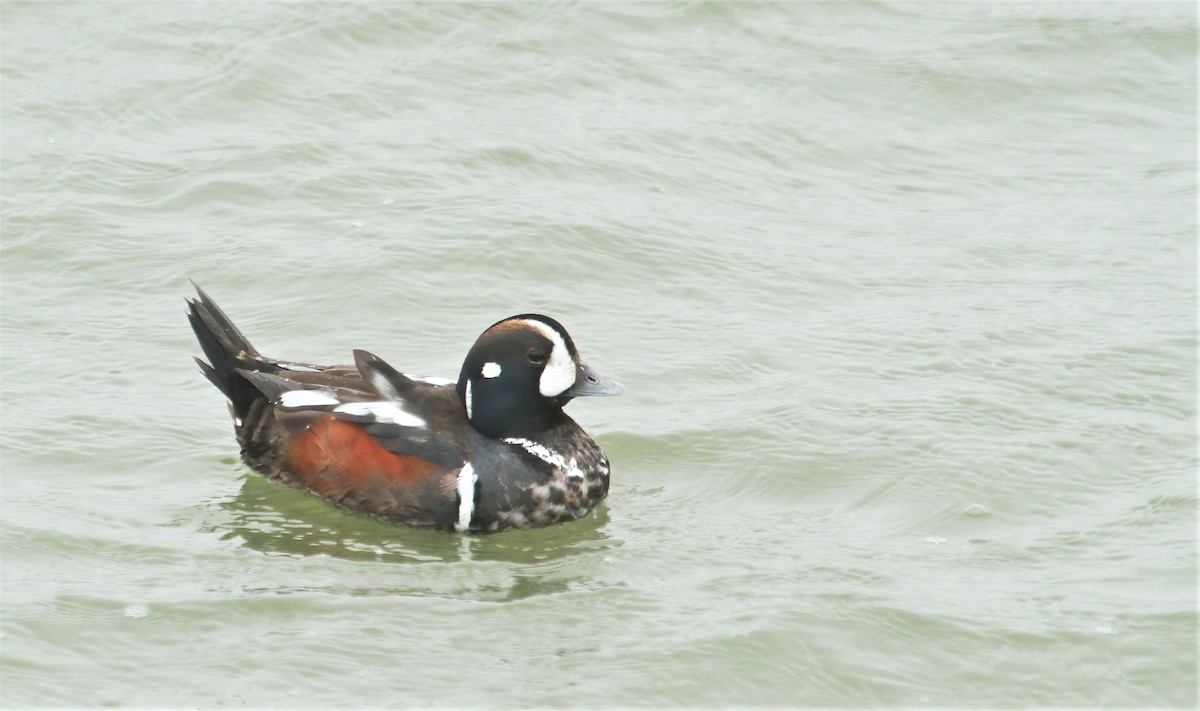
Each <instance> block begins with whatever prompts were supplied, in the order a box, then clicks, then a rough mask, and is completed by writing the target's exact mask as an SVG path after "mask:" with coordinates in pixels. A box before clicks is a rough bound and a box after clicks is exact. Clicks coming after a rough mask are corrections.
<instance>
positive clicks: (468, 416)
mask: <svg viewBox="0 0 1200 711" xmlns="http://www.w3.org/2000/svg"><path fill="white" fill-rule="evenodd" d="M467 419H468V420H469V419H471V381H470V380H467Z"/></svg>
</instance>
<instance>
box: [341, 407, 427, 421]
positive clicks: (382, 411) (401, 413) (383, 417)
mask: <svg viewBox="0 0 1200 711" xmlns="http://www.w3.org/2000/svg"><path fill="white" fill-rule="evenodd" d="M333 411H334V412H344V413H346V414H347V415H355V416H358V417H367V416H369V417H373V418H374V419H375V421H376V422H389V423H392V424H397V425H400V426H402V427H424V426H425V420H423V419H421V418H420V417H417V416H416V415H414V414H412V413H411V412H406V411H405V410H403V409H401V407H400V405H399V404H397V403H394V402H348V403H346V404H344V405H339V406H337V407H335V408H333Z"/></svg>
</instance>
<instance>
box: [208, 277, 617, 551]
mask: <svg viewBox="0 0 1200 711" xmlns="http://www.w3.org/2000/svg"><path fill="white" fill-rule="evenodd" d="M196 291H197V293H198V298H195V299H188V300H187V303H188V320H189V321H190V322H191V325H192V330H193V331H195V333H196V338H197V339H198V340H199V341H200V347H201V349H202V350H203V351H204V355H205V356H206V357H207V358H208V362H205V361H203V360H201V359H199V358H197V359H196V362H197V363H198V364H199V365H200V370H201V372H203V373H204V375H205V376H206V377H207V378H208V379H209V380H210V381H211V382H212V384H213V385H215V386H216V387H217V389H219V390H220V391H221V392H222V393H224V395H225V397H226V398H228V399H229V411H230V414H231V415H232V417H233V425H234V432H235V433H236V435H237V440H238V443H239V444H240V445H241V454H242V459H243V460H245V462H246V464H248V465H249V466H250V467H252V468H254V469H256V470H257V471H259V472H262V473H263V474H265V475H266V476H267V477H268V478H270V479H274V480H277V481H280V482H283V483H285V484H288V485H290V486H295V487H299V488H304V489H307V490H309V491H311V492H313V493H315V494H318V495H320V496H322V497H324V498H326V499H328V500H330V501H332V502H333V503H335V504H338V505H340V506H344V507H346V508H348V509H352V510H355V511H362V512H366V513H370V514H374V515H377V516H380V517H382V518H385V519H388V520H391V521H395V522H398V523H402V524H407V525H410V526H417V527H423V528H438V529H444V530H452V531H458V532H461V533H490V532H495V531H500V530H503V529H506V528H514V527H522V526H542V525H548V524H553V523H559V522H562V521H570V520H573V519H577V518H579V517H581V516H583V515H584V514H586V513H587V512H588V511H590V510H592V509H593V508H594V507H595V506H596V505H597V504H599V503H600V502H601V501H602V500H603V499H604V497H605V496H606V495H607V494H608V482H609V463H608V459H607V458H606V457H605V456H604V453H603V452H602V451H601V450H600V447H599V445H597V444H596V442H595V440H593V439H592V438H591V437H590V436H589V435H588V433H587V432H585V431H584V430H583V428H582V427H580V426H579V425H578V424H577V423H576V422H575V421H574V420H572V419H571V418H570V417H569V416H567V414H566V413H564V412H563V406H564V405H566V404H567V403H568V402H570V400H571V399H572V398H575V397H581V396H589V395H618V394H620V393H622V392H624V390H625V388H624V386H623V385H621V384H620V383H618V382H616V381H614V380H611V379H609V378H607V377H604V376H602V375H600V374H598V373H597V372H596V371H594V370H592V368H591V367H590V366H588V365H587V364H586V363H585V362H584V361H583V359H582V358H581V357H580V356H579V351H578V350H577V349H576V348H575V343H574V341H572V340H571V337H570V335H568V334H567V331H566V329H565V328H563V327H562V324H560V323H559V322H558V321H555V320H554V319H552V318H549V317H547V316H542V315H540V314H520V315H517V316H510V317H509V318H506V319H503V320H501V321H498V322H496V323H495V324H493V325H492V326H490V327H488V328H487V330H485V331H484V332H483V334H482V335H480V336H479V338H478V339H477V340H476V341H475V344H474V345H473V346H472V347H471V349H470V350H469V351H468V352H467V357H466V359H465V360H464V361H463V365H462V369H461V370H460V371H459V374H458V380H457V381H450V380H446V379H440V378H423V377H419V376H413V375H407V374H404V373H401V372H399V371H397V370H396V369H395V368H393V367H392V366H390V365H388V364H387V363H386V362H384V361H383V360H382V359H380V358H379V357H378V356H375V355H372V354H371V353H368V352H367V351H364V350H356V351H354V365H329V366H324V365H312V364H307V363H294V362H289V361H282V360H276V359H273V358H267V357H265V356H263V355H261V354H260V353H259V352H258V351H257V350H255V348H254V347H253V346H252V345H250V342H249V341H248V340H247V339H246V337H245V336H243V335H242V333H241V331H239V330H238V329H237V327H236V326H234V325H233V322H232V321H230V319H229V318H228V317H227V316H226V315H225V313H224V312H223V311H222V310H221V309H220V308H219V307H218V306H217V304H216V303H215V302H214V301H213V300H212V298H211V297H209V296H208V294H206V293H205V292H204V291H203V290H201V289H200V288H199V287H198V286H197V287H196Z"/></svg>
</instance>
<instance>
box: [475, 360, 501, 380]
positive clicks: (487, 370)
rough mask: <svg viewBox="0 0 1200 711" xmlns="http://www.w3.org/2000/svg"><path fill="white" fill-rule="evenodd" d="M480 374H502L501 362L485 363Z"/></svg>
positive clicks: (486, 375) (487, 375)
mask: <svg viewBox="0 0 1200 711" xmlns="http://www.w3.org/2000/svg"><path fill="white" fill-rule="evenodd" d="M479 374H480V375H482V376H483V377H485V378H495V377H498V376H499V375H500V364H499V363H484V364H483V370H481V371H479Z"/></svg>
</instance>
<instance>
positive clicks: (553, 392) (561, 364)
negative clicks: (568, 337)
mask: <svg viewBox="0 0 1200 711" xmlns="http://www.w3.org/2000/svg"><path fill="white" fill-rule="evenodd" d="M523 323H525V324H526V325H528V326H529V327H530V328H532V329H534V330H535V331H537V332H538V333H540V334H542V335H543V336H545V337H546V338H547V339H548V340H549V341H550V342H551V343H553V344H554V349H553V350H551V351H550V359H549V360H547V361H546V367H545V368H543V369H542V377H541V380H539V381H538V392H540V393H541V394H542V395H544V396H545V397H556V396H558V395H561V394H562V392H563V391H564V390H566V389H567V388H569V387H571V386H572V385H574V384H575V361H574V359H572V358H571V352H570V351H569V350H567V342H566V341H564V340H563V337H562V334H560V333H559V332H558V331H556V330H554V329H553V328H550V327H549V326H547V325H546V324H544V323H542V322H541V321H534V320H532V319H525V320H524V321H523Z"/></svg>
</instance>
